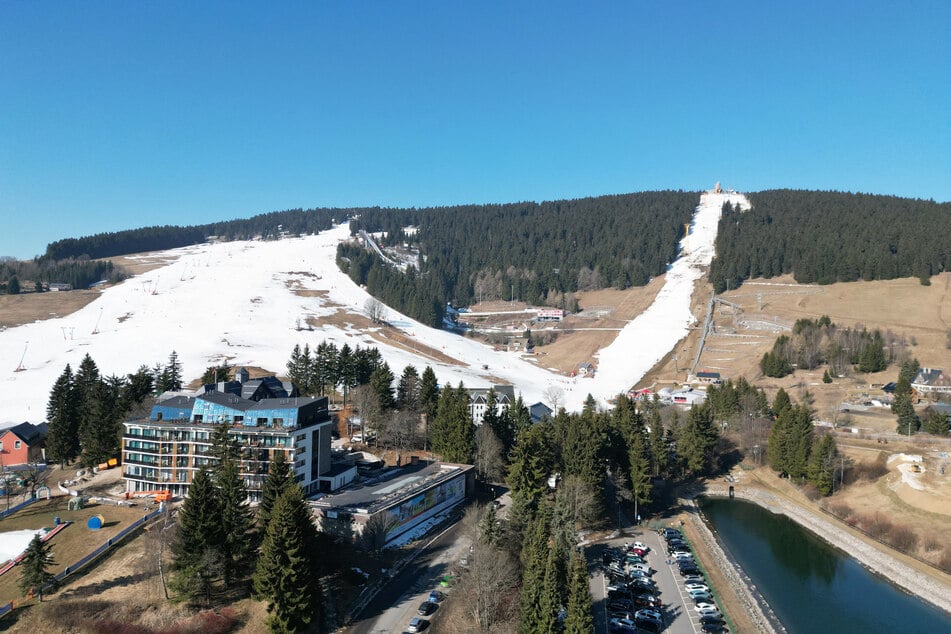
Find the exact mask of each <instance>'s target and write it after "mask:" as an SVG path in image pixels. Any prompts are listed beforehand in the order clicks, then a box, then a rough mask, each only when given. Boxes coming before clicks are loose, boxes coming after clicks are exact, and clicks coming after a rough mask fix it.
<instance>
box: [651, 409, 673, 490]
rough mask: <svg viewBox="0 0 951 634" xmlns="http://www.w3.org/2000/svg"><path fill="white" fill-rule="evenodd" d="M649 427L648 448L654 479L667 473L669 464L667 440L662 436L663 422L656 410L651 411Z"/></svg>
mask: <svg viewBox="0 0 951 634" xmlns="http://www.w3.org/2000/svg"><path fill="white" fill-rule="evenodd" d="M649 425H650V436H649V437H648V444H649V446H650V456H651V467H652V469H653V474H654V476H655V477H656V476H660V475H663V474H665V473H667V468H668V466H669V464H670V449H669V448H668V446H667V438H666V437H665V436H664V422H663V421H662V420H661V418H660V411H659V410H657V409H656V408H652V410H651V415H650V423H649Z"/></svg>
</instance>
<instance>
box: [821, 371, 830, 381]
mask: <svg viewBox="0 0 951 634" xmlns="http://www.w3.org/2000/svg"><path fill="white" fill-rule="evenodd" d="M822 382H823V383H832V377H831V376H830V375H829V371H828V370H826V371H825V372H823V373H822Z"/></svg>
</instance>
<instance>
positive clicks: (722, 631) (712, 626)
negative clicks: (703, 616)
mask: <svg viewBox="0 0 951 634" xmlns="http://www.w3.org/2000/svg"><path fill="white" fill-rule="evenodd" d="M700 631H701V632H705V633H707V634H729V633H730V630H728V629H727V628H726V626H725V625H724V624H723V623H701V624H700Z"/></svg>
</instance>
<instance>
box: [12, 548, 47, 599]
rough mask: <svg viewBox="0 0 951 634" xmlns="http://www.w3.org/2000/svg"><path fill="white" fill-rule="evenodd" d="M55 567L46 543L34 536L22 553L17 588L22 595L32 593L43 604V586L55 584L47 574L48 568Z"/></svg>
mask: <svg viewBox="0 0 951 634" xmlns="http://www.w3.org/2000/svg"><path fill="white" fill-rule="evenodd" d="M55 565H56V562H55V561H54V560H53V555H52V553H50V546H49V543H48V542H44V541H43V540H41V539H40V536H39V535H34V536H33V539H32V540H30V545H29V546H27V548H26V551H25V552H24V553H23V559H21V560H20V564H19V566H18V568H19V570H20V582H19V588H20V591H21V592H22V593H23V594H28V593H29V592H31V591H32V592H33V593H34V594H36V595H37V596H39V598H40V603H42V602H43V586H45V585H49V584H55V582H56V577H55V575H54V574H53V573H51V572H49V568H51V567H53V566H55Z"/></svg>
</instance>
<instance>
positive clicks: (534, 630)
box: [518, 506, 550, 634]
mask: <svg viewBox="0 0 951 634" xmlns="http://www.w3.org/2000/svg"><path fill="white" fill-rule="evenodd" d="M549 515H550V513H549V512H548V509H547V507H545V506H542V508H540V509H539V512H538V514H537V515H536V517H535V519H534V521H533V522H532V524H530V525H529V526H528V529H527V530H526V532H525V539H524V542H523V544H522V555H521V561H522V591H521V595H520V597H519V605H520V618H519V627H518V631H519V634H539V633H541V632H546V630H545V629H543V628H544V624H545V622H546V619H545V617H544V615H543V613H542V611H543V609H544V602H545V600H544V598H543V596H544V592H545V577H546V574H545V573H546V569H547V563H548V552H549V548H548V520H549Z"/></svg>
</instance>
